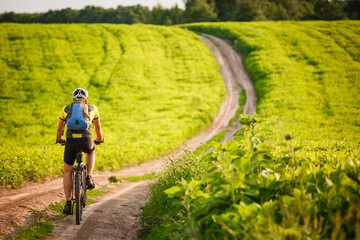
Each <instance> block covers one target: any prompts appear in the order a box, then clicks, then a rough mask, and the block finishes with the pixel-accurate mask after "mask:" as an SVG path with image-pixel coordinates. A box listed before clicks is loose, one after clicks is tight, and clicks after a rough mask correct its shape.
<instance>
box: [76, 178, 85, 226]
mask: <svg viewBox="0 0 360 240" xmlns="http://www.w3.org/2000/svg"><path fill="white" fill-rule="evenodd" d="M82 188H83V186H82V184H81V175H80V174H76V175H75V203H76V224H77V225H80V221H81V218H82V210H83V204H82V201H81V195H82Z"/></svg>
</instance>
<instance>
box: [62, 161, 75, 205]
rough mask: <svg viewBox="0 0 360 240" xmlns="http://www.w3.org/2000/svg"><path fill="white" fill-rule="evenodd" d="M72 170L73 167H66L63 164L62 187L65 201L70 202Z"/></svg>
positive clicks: (66, 165)
mask: <svg viewBox="0 0 360 240" xmlns="http://www.w3.org/2000/svg"><path fill="white" fill-rule="evenodd" d="M73 169H74V165H68V164H66V163H64V178H63V185H64V193H65V198H66V200H67V201H69V200H71V188H72V184H73V183H72V178H71V176H72V171H73Z"/></svg>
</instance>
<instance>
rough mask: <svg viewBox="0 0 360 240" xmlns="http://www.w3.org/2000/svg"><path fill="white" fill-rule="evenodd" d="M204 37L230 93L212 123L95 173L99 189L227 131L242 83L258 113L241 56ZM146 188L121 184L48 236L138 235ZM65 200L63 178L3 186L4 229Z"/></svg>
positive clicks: (0, 223)
mask: <svg viewBox="0 0 360 240" xmlns="http://www.w3.org/2000/svg"><path fill="white" fill-rule="evenodd" d="M201 38H202V40H203V41H204V42H205V43H206V44H207V45H208V46H209V48H210V49H211V50H212V52H213V54H214V57H215V59H216V61H217V62H218V64H219V67H220V71H221V73H222V75H223V78H224V82H225V87H226V91H227V97H226V99H225V101H224V103H222V105H221V107H220V111H219V113H218V115H217V116H216V117H215V119H214V121H213V123H212V125H211V126H210V127H209V128H208V129H207V130H205V131H204V132H202V133H200V134H198V135H196V136H195V137H193V138H192V139H190V140H189V141H187V142H186V143H185V144H183V145H182V146H180V147H179V148H178V149H176V150H174V151H173V152H172V153H170V154H169V155H167V156H164V157H162V158H159V159H157V160H154V161H151V162H147V163H143V164H141V165H139V166H136V167H131V168H126V169H122V170H120V171H118V172H103V173H100V174H95V175H94V179H95V181H96V185H97V187H103V186H106V185H108V177H109V176H112V175H115V176H117V177H120V178H121V177H128V176H141V175H144V174H146V173H151V172H157V171H159V170H161V169H162V163H163V162H164V161H165V160H167V159H169V158H172V159H177V158H178V157H180V156H181V155H182V154H183V153H184V150H185V149H187V150H195V149H196V148H197V147H199V146H200V145H202V144H203V143H206V142H207V141H208V140H210V139H211V138H212V137H214V136H215V135H217V134H218V133H220V132H221V131H223V130H225V129H226V128H227V127H228V126H229V121H230V120H231V118H232V117H233V116H234V114H235V112H236V110H237V108H238V96H239V94H238V91H239V90H241V88H242V87H243V88H245V90H246V93H247V102H246V105H245V109H244V113H247V114H252V113H253V112H254V111H255V108H256V95H255V91H254V90H253V88H252V84H251V81H250V78H249V77H248V75H247V74H246V71H245V69H244V67H243V66H242V62H241V59H240V57H239V55H238V54H237V53H236V52H235V50H234V49H233V48H232V47H231V46H230V45H229V44H228V43H227V42H226V41H225V40H221V39H219V38H216V37H213V36H210V35H203V36H201ZM240 127H241V126H240V124H237V128H238V129H240ZM237 128H234V129H232V130H231V132H230V133H229V134H227V135H226V136H225V138H224V140H226V141H227V140H229V139H231V137H232V135H233V133H235V132H236V131H237V130H236V129H237ZM148 192H149V187H148V182H147V181H141V182H135V183H130V182H127V183H122V184H120V186H119V187H116V188H114V189H113V190H112V191H111V192H109V193H108V194H106V195H104V196H103V197H102V198H101V200H99V202H97V203H95V204H93V205H90V206H87V208H86V209H85V212H84V220H83V221H82V222H81V225H79V226H75V219H74V218H75V216H74V215H73V216H69V217H67V218H66V219H64V220H58V221H56V222H55V228H54V231H53V235H52V236H51V237H49V239H136V231H137V230H138V224H137V221H138V217H139V214H140V212H141V206H143V205H144V204H145V202H146V197H147V194H148ZM63 198H64V196H63V192H62V179H60V178H58V179H53V180H49V181H46V182H44V183H41V184H39V183H38V184H30V185H28V186H25V187H24V188H22V189H14V190H11V191H6V190H1V191H0V232H1V233H5V234H8V233H11V232H13V231H14V229H15V228H16V227H18V226H22V225H24V224H25V223H26V220H27V219H28V217H29V213H28V210H29V209H31V208H32V209H44V208H45V207H46V206H48V205H49V204H51V203H55V202H58V201H60V200H62V199H63Z"/></svg>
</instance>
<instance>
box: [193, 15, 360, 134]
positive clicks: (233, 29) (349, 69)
mask: <svg viewBox="0 0 360 240" xmlns="http://www.w3.org/2000/svg"><path fill="white" fill-rule="evenodd" d="M186 27H187V28H188V29H191V30H194V31H201V32H207V33H210V34H214V35H217V36H219V37H223V38H227V39H231V40H233V41H235V40H236V41H237V44H236V46H237V48H238V50H239V51H240V52H241V53H243V54H245V57H246V58H245V61H244V63H245V66H246V68H247V70H248V71H249V73H250V75H251V76H252V78H253V79H254V81H255V87H256V91H257V94H258V96H259V101H258V106H257V113H258V114H259V115H260V116H261V117H264V118H266V120H267V123H266V125H268V126H271V128H272V131H274V132H276V133H285V134H292V135H294V136H295V137H298V138H301V139H309V140H326V139H337V140H340V139H343V138H345V139H347V140H349V141H352V140H359V139H360V135H359V133H360V117H359V116H360V108H359V106H360V97H359V96H360V95H359V93H360V88H359V86H360V50H359V49H360V37H359V35H360V30H359V29H360V22H359V21H339V22H321V21H320V22H266V23H264V22H253V23H246V24H245V23H218V24H192V25H187V26H186Z"/></svg>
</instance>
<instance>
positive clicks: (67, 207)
mask: <svg viewBox="0 0 360 240" xmlns="http://www.w3.org/2000/svg"><path fill="white" fill-rule="evenodd" d="M71 207H72V206H71V201H66V203H65V207H64V210H63V214H66V215H71Z"/></svg>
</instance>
